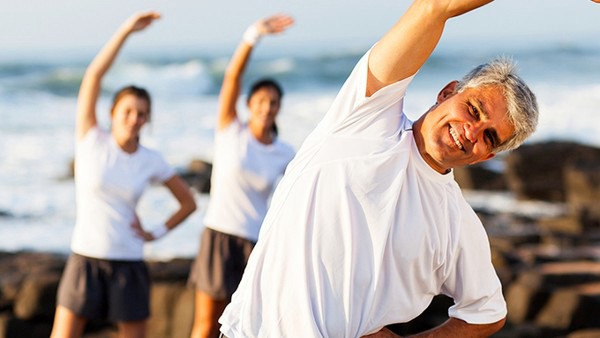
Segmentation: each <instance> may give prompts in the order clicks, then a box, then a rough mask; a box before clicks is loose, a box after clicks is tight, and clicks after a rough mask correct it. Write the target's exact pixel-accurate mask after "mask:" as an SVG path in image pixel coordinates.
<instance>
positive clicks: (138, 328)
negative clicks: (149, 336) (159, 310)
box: [117, 320, 146, 338]
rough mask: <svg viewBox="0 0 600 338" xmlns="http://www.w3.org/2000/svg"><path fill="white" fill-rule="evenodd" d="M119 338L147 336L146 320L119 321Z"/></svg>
mask: <svg viewBox="0 0 600 338" xmlns="http://www.w3.org/2000/svg"><path fill="white" fill-rule="evenodd" d="M117 327H118V328H119V338H144V337H146V320H136V321H130V322H119V323H118V324H117Z"/></svg>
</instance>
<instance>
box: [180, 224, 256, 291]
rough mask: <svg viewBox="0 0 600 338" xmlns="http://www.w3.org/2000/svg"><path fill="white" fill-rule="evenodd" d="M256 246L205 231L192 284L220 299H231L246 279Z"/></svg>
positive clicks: (195, 262) (232, 237)
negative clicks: (243, 277) (250, 259)
mask: <svg viewBox="0 0 600 338" xmlns="http://www.w3.org/2000/svg"><path fill="white" fill-rule="evenodd" d="M254 244H255V243H254V242H252V241H249V240H247V239H244V238H241V237H237V236H232V235H228V234H225V233H222V232H219V231H216V230H213V229H210V228H204V231H202V236H200V247H199V249H198V255H197V256H196V259H195V261H194V264H193V265H192V270H191V273H190V278H189V281H188V285H189V286H190V287H193V288H195V289H196V290H198V291H202V292H204V293H206V294H207V295H209V296H211V297H213V298H214V299H216V300H229V299H230V298H231V295H233V292H234V291H235V289H237V287H238V284H239V283H240V281H241V280H242V274H243V273H244V269H245V268H246V264H247V263H248V257H249V256H250V252H251V251H252V249H253V248H254Z"/></svg>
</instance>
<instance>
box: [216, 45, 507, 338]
mask: <svg viewBox="0 0 600 338" xmlns="http://www.w3.org/2000/svg"><path fill="white" fill-rule="evenodd" d="M368 55H369V52H367V54H366V55H365V56H364V57H363V58H362V59H361V60H360V61H359V63H358V64H357V66H356V67H355V69H354V71H353V72H352V74H351V75H350V77H349V79H348V80H347V81H346V83H345V84H344V86H343V88H342V89H341V91H340V93H339V94H338V96H337V98H336V99H335V101H334V103H333V105H332V107H331V108H330V110H329V111H328V112H327V114H326V116H325V117H324V119H323V121H322V122H321V123H320V124H319V125H318V126H317V128H316V129H315V131H314V132H313V133H312V134H311V135H310V136H309V138H308V139H307V140H306V141H305V143H304V144H303V146H302V148H301V149H300V150H299V151H298V154H297V155H296V157H295V159H294V160H293V161H292V162H291V163H290V165H289V166H288V169H287V172H286V175H285V176H284V177H283V179H282V180H281V182H280V184H279V186H278V188H277V189H276V191H275V193H274V196H273V200H272V205H271V208H270V209H269V212H268V213H267V216H266V218H265V222H264V223H263V227H262V229H261V233H260V238H259V241H258V243H257V246H256V247H255V248H254V251H253V252H252V254H251V256H250V260H249V262H248V266H247V268H246V270H245V273H244V276H243V278H242V281H241V283H240V285H239V287H238V289H237V291H236V292H235V294H234V295H233V299H232V302H231V303H230V304H229V305H228V306H227V308H226V310H225V312H224V314H223V316H222V317H221V318H220V323H221V324H222V327H221V331H222V332H223V333H224V334H225V335H226V336H227V337H230V338H238V337H334V338H341V337H352V338H354V337H360V336H363V335H366V334H370V333H373V332H376V331H378V330H380V329H381V328H382V327H383V326H385V325H388V324H392V323H402V322H407V321H410V320H411V319H413V318H415V317H416V316H418V315H419V314H420V313H421V312H422V311H423V310H424V309H425V308H426V307H427V306H428V305H429V303H430V302H431V300H432V298H433V296H435V295H437V294H446V295H448V296H450V297H452V298H454V300H455V305H454V306H452V307H451V308H450V310H449V315H450V316H452V317H456V318H460V319H463V320H465V321H467V322H469V323H492V322H496V321H498V320H500V319H502V318H503V317H504V316H505V314H506V305H505V302H504V299H503V297H502V290H501V285H500V282H499V280H498V277H497V276H496V273H495V271H494V268H493V266H492V264H491V257H490V249H489V242H488V239H487V236H486V233H485V230H484V229H483V227H482V225H481V222H480V220H479V219H478V218H477V216H476V214H475V213H474V212H473V210H472V209H471V207H470V206H469V205H468V204H467V202H466V201H465V200H464V198H463V197H462V194H461V191H460V189H459V187H458V185H457V184H456V182H455V181H454V179H453V175H452V174H451V173H450V174H447V175H441V174H439V173H437V172H436V171H434V170H433V169H432V168H431V167H430V166H429V165H427V163H426V162H425V161H424V160H423V158H422V157H421V155H420V154H419V152H418V149H417V146H416V144H415V141H414V138H413V135H412V131H411V130H410V128H411V126H412V123H411V122H410V121H409V120H408V119H407V118H406V116H405V115H404V114H403V113H402V104H403V97H404V95H405V92H406V88H407V86H408V84H409V83H410V81H411V80H412V77H411V78H408V79H405V80H403V81H401V82H398V83H395V84H392V85H389V86H387V87H385V88H383V89H381V90H379V91H378V92H376V93H375V94H374V95H373V96H371V97H365V89H366V76H367V67H368V64H367V61H368Z"/></svg>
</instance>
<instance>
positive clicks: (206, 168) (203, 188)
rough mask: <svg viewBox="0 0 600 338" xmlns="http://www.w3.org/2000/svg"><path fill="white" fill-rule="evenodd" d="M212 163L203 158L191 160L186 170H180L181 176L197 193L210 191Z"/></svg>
mask: <svg viewBox="0 0 600 338" xmlns="http://www.w3.org/2000/svg"><path fill="white" fill-rule="evenodd" d="M211 173H212V164H211V163H209V162H206V161H203V160H198V159H196V160H192V161H191V162H190V164H189V166H188V168H187V170H185V171H183V172H180V173H179V175H180V176H181V178H182V179H183V180H184V181H185V182H186V183H187V184H188V185H189V186H190V187H192V188H193V189H195V190H196V191H198V192H199V193H203V194H208V193H209V192H210V175H211Z"/></svg>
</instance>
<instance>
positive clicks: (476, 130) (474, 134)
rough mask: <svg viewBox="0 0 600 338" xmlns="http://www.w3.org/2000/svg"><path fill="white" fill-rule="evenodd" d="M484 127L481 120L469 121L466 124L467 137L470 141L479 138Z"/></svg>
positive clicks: (475, 140)
mask: <svg viewBox="0 0 600 338" xmlns="http://www.w3.org/2000/svg"><path fill="white" fill-rule="evenodd" d="M483 129H484V128H483V124H481V123H479V122H475V123H467V124H466V125H465V137H466V138H467V140H469V142H471V143H475V142H477V140H478V139H479V135H481V133H482V131H483Z"/></svg>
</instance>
